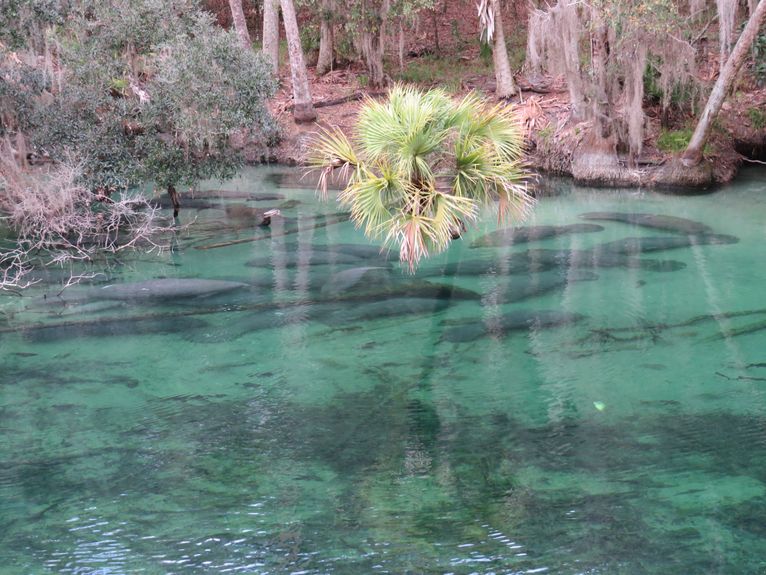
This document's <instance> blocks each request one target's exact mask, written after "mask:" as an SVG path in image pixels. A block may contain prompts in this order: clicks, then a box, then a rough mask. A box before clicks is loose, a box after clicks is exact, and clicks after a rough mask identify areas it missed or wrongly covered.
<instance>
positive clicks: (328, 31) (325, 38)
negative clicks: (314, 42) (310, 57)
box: [317, 0, 334, 76]
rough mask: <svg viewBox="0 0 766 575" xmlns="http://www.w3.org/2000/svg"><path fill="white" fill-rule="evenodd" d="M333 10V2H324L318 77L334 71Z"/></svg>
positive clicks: (320, 28)
mask: <svg viewBox="0 0 766 575" xmlns="http://www.w3.org/2000/svg"><path fill="white" fill-rule="evenodd" d="M333 8H334V7H333V5H332V0H322V19H321V22H320V24H319V58H318V59H317V76H322V75H324V74H327V72H329V71H331V70H332V62H333V53H332V48H333V30H332V15H333Z"/></svg>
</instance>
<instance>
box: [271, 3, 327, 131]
mask: <svg viewBox="0 0 766 575" xmlns="http://www.w3.org/2000/svg"><path fill="white" fill-rule="evenodd" d="M266 1H267V2H268V0H266ZM280 3H281V6H282V19H283V20H284V23H285V35H286V36H287V52H288V55H289V56H290V77H291V78H292V83H293V119H294V120H295V121H296V122H299V123H300V122H313V121H314V120H316V117H317V114H316V111H315V110H314V104H313V102H312V101H311V89H310V88H309V80H308V74H307V73H306V61H305V60H304V59H303V47H302V46H301V37H300V32H299V31H298V20H297V18H296V16H295V5H294V4H293V0H280Z"/></svg>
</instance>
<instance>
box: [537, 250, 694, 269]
mask: <svg viewBox="0 0 766 575" xmlns="http://www.w3.org/2000/svg"><path fill="white" fill-rule="evenodd" d="M526 254H527V257H529V258H530V259H531V260H534V261H537V262H539V265H540V266H541V267H545V266H549V267H564V268H568V269H595V268H640V269H645V270H649V271H657V272H669V271H677V270H681V269H684V268H685V267H686V264H685V263H683V262H679V261H675V260H650V259H640V258H637V257H634V256H630V255H626V254H620V253H612V252H609V251H602V250H600V249H598V248H593V249H589V250H546V249H534V250H527V252H526Z"/></svg>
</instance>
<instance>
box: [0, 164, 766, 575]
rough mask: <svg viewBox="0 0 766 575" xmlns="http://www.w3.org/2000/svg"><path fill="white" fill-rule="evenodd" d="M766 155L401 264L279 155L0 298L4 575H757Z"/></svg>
mask: <svg viewBox="0 0 766 575" xmlns="http://www.w3.org/2000/svg"><path fill="white" fill-rule="evenodd" d="M763 178H764V174H763V172H762V171H761V172H758V171H753V172H751V173H750V177H749V178H748V177H747V176H746V177H745V178H744V179H743V180H742V181H741V182H740V183H738V184H737V185H736V186H732V187H731V188H729V189H725V190H722V191H719V192H718V193H716V194H714V195H711V196H697V197H689V198H677V197H664V196H659V195H655V194H651V193H639V192H634V191H627V192H625V191H623V192H611V191H604V190H598V191H595V190H587V189H577V188H572V187H571V185H570V184H568V183H565V182H563V183H561V185H560V187H561V189H562V194H561V195H559V196H556V197H551V198H545V199H544V200H542V201H541V203H540V204H539V206H538V208H537V210H536V212H535V214H534V216H533V218H534V219H533V221H530V222H527V224H526V226H525V228H524V229H520V230H519V229H517V230H512V231H508V230H500V231H497V230H495V229H493V228H492V226H491V224H487V226H486V228H483V229H481V230H477V231H475V232H472V233H471V234H470V235H468V236H467V237H466V238H464V240H462V241H460V242H457V243H456V245H455V246H454V247H453V248H451V249H450V251H449V252H448V253H446V254H444V255H442V256H440V257H439V258H436V259H434V260H431V261H428V262H426V263H425V264H424V265H423V266H422V269H421V270H420V271H419V272H418V273H417V274H416V275H414V276H410V275H407V274H404V273H402V271H401V269H400V268H399V265H398V263H397V262H396V257H395V256H396V254H390V253H387V252H381V251H380V250H379V249H378V248H377V247H376V246H371V245H369V244H368V243H367V242H366V241H365V240H364V238H363V237H361V235H360V232H357V231H355V230H354V229H353V226H352V225H351V224H349V223H348V222H347V216H346V215H345V214H343V213H340V212H338V211H337V209H336V208H337V206H336V205H334V204H333V203H327V204H319V203H317V202H316V201H315V199H314V196H313V192H312V190H309V189H301V188H298V187H296V186H295V183H294V182H295V177H294V175H293V173H292V172H287V173H285V174H284V175H282V174H280V172H279V171H276V170H273V169H258V170H251V171H248V172H246V173H244V174H243V175H242V176H241V177H240V178H239V179H237V180H235V181H233V182H229V183H227V184H226V186H225V187H226V188H227V189H228V190H231V191H232V192H233V193H231V194H225V193H223V192H220V191H217V189H218V188H220V187H221V186H220V185H218V184H213V185H211V186H210V190H209V191H207V192H203V193H200V194H198V195H197V197H196V198H195V199H194V200H193V201H190V202H187V204H186V206H187V207H186V210H187V212H186V213H184V214H183V217H186V218H189V219H191V218H193V217H196V218H197V222H196V223H195V225H194V226H192V227H191V228H190V229H189V230H186V231H183V232H181V233H180V235H179V237H178V238H177V245H178V249H177V250H175V251H174V252H172V253H168V254H164V255H162V256H160V257H156V256H154V257H152V258H144V259H142V260H137V261H125V260H123V261H121V262H120V263H119V265H117V264H114V265H112V266H111V267H110V268H109V269H108V270H90V271H103V273H104V274H105V275H104V276H98V277H96V278H94V279H93V281H91V282H88V283H86V284H83V285H80V286H74V287H71V288H67V289H66V290H64V291H63V292H62V291H61V282H63V281H65V279H66V278H65V277H63V275H66V274H63V275H62V274H60V273H58V272H56V273H47V274H42V275H41V277H42V279H43V280H44V281H43V282H41V284H39V285H38V286H36V287H35V288H33V289H32V290H30V292H29V293H28V294H25V296H24V297H23V298H18V297H12V296H7V297H6V296H2V297H4V299H0V345H1V346H2V347H0V350H1V351H0V353H1V354H2V362H3V363H2V366H3V369H2V371H0V525H2V528H1V529H0V558H2V561H0V574H5V573H8V574H9V575H10V574H17V573H30V574H32V573H76V574H94V575H95V574H97V573H98V574H104V573H110V574H111V573H216V574H217V573H296V572H297V573H333V574H349V575H351V574H359V573H376V572H381V573H385V572H388V573H466V574H467V573H501V572H502V573H542V572H550V573H571V574H575V573H657V574H666V573H759V572H763V571H764V569H766V560H765V559H764V557H766V488H765V486H764V482H765V481H766V417H765V415H764V414H765V413H766V412H765V411H764V410H765V409H766V401H765V399H766V398H764V397H763V395H764V391H763V390H764V389H766V387H764V386H766V354H765V353H764V351H763V350H764V349H766V346H764V344H765V343H766V305H764V302H763V299H762V286H763V285H764V280H765V279H766V271H764V268H763V266H762V265H760V259H761V257H760V255H761V251H762V250H761V246H762V244H763V241H764V239H766V238H765V237H764V236H765V230H766V229H765V228H764V227H763V222H764V221H766V202H764V200H763V199H762V197H763V194H762V187H763V184H762V183H761V182H762V181H763ZM214 188H215V189H216V190H214ZM275 207H278V208H279V209H280V210H281V211H282V213H283V215H284V217H282V218H279V219H274V221H273V222H272V225H271V226H270V227H258V226H253V225H252V221H253V219H257V217H258V214H260V213H262V212H263V211H265V210H267V209H270V208H275ZM582 215H585V217H580V216H582Z"/></svg>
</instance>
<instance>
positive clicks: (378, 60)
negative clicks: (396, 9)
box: [358, 0, 391, 88]
mask: <svg viewBox="0 0 766 575" xmlns="http://www.w3.org/2000/svg"><path fill="white" fill-rule="evenodd" d="M390 9H391V3H390V1H389V0H361V2H360V12H361V18H360V19H359V22H358V26H359V51H360V52H361V54H362V58H363V59H364V63H365V64H366V65H367V73H368V75H369V85H370V87H372V88H381V87H382V86H383V85H384V84H385V82H386V76H385V71H384V69H383V54H384V52H385V41H386V36H385V34H386V30H385V27H386V20H387V18H388V12H389V10H390Z"/></svg>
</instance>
